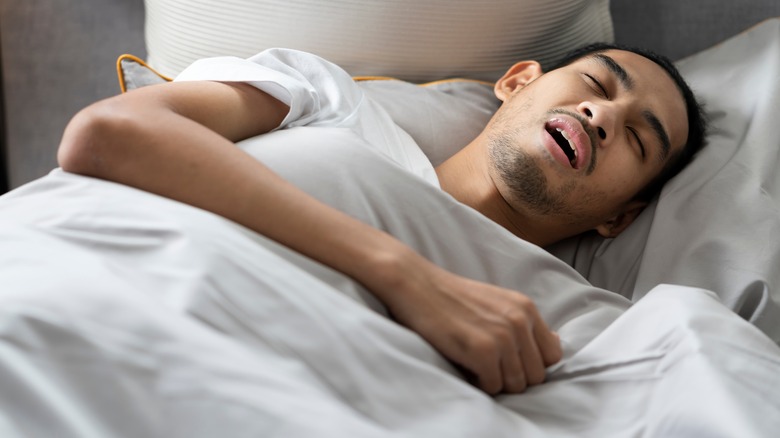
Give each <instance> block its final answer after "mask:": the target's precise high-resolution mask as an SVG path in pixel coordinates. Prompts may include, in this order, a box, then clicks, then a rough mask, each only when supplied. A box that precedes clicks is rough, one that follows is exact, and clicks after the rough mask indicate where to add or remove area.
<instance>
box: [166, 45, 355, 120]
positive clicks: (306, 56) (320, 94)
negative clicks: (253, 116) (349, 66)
mask: <svg viewBox="0 0 780 438" xmlns="http://www.w3.org/2000/svg"><path fill="white" fill-rule="evenodd" d="M199 80H210V81H221V82H245V83H247V84H250V85H252V86H254V87H256V88H258V89H260V90H262V91H264V92H266V93H268V94H270V95H271V96H273V97H274V98H276V99H278V100H280V101H281V102H284V103H285V104H286V105H288V106H289V107H290V111H289V113H288V114H287V116H286V117H285V119H284V121H282V124H281V125H280V126H279V128H292V127H296V126H333V127H339V126H343V127H347V126H349V125H350V123H351V122H352V121H353V119H354V116H355V113H356V112H357V110H358V108H359V106H360V104H361V102H362V100H363V92H362V90H361V89H360V88H359V87H358V86H357V84H356V83H355V82H354V81H353V80H352V77H350V76H349V74H348V73H347V72H346V71H344V70H343V69H342V68H340V67H338V66H337V65H335V64H333V63H331V62H328V61H326V60H324V59H322V58H320V57H318V56H316V55H312V54H310V53H305V52H300V51H297V50H289V49H269V50H265V51H263V52H261V53H259V54H257V55H255V56H253V57H251V58H248V59H242V58H237V57H230V56H223V57H216V58H206V59H201V60H199V61H196V62H194V63H193V64H192V65H190V66H189V67H188V68H187V69H185V70H184V71H182V72H181V74H179V75H178V76H177V77H176V79H175V81H177V82H183V81H199Z"/></svg>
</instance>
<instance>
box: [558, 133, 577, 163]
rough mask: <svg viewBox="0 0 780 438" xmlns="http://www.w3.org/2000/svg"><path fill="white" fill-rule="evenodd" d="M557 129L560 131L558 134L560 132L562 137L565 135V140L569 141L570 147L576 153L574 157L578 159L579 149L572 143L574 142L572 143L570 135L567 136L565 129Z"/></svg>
mask: <svg viewBox="0 0 780 438" xmlns="http://www.w3.org/2000/svg"><path fill="white" fill-rule="evenodd" d="M555 129H557V130H558V132H560V133H561V135H563V138H565V139H566V141H568V142H569V147H570V148H571V150H573V151H574V156H575V157H576V156H577V148H576V147H574V143H572V141H571V138H569V134H567V133H566V131H564V130H563V129H561V128H555Z"/></svg>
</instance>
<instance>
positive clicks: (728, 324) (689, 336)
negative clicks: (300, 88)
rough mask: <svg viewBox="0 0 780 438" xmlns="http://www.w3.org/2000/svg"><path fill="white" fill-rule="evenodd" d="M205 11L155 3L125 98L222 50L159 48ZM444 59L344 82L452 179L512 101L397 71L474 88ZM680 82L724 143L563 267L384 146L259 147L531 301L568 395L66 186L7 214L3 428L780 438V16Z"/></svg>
mask: <svg viewBox="0 0 780 438" xmlns="http://www.w3.org/2000/svg"><path fill="white" fill-rule="evenodd" d="M237 3H241V2H237ZM347 3H349V2H347ZM531 3H533V2H531ZM542 3H544V2H542ZM575 3H577V4H579V3H581V2H572V4H575ZM182 4H184V3H183V2H174V1H168V2H160V1H147V18H148V19H150V20H151V21H150V23H157V26H158V27H153V26H152V25H149V29H150V30H148V32H149V34H148V35H147V38H148V41H147V43H148V46H147V48H148V49H149V52H150V53H149V54H148V55H149V56H148V57H146V60H147V61H148V65H149V66H150V67H151V69H150V68H148V67H146V66H144V65H143V64H139V63H137V62H136V63H132V62H131V63H129V64H125V65H124V66H123V65H122V64H120V72H121V73H122V75H121V76H122V78H123V84H124V86H126V87H127V86H128V84H130V85H129V87H130V88H132V87H134V86H143V85H144V84H146V83H148V82H149V81H151V82H154V81H159V80H166V78H169V77H173V76H176V75H177V74H178V71H179V70H180V69H181V68H183V65H185V64H187V62H188V60H182V59H177V58H176V57H170V56H169V57H165V54H166V53H170V52H173V53H177V54H179V56H183V55H182V54H186V51H185V50H184V49H185V48H187V47H189V48H190V50H192V51H193V52H198V51H199V50H201V49H203V47H204V45H203V44H200V45H198V44H194V45H193V44H192V43H191V41H194V40H195V39H197V38H198V36H197V35H191V36H190V38H188V39H186V40H182V41H176V40H172V39H171V35H167V34H165V35H161V34H155V33H154V32H162V30H165V29H167V30H168V31H170V32H173V31H175V32H176V34H178V35H183V34H186V29H185V28H184V27H186V26H187V25H189V23H188V22H186V20H185V21H176V22H175V23H177V24H178V25H179V26H182V28H178V29H177V28H176V27H175V26H174V27H170V26H169V24H170V21H165V20H163V18H165V19H166V20H170V17H171V16H173V17H176V16H179V17H181V16H183V17H185V18H187V17H190V18H191V17H199V16H203V15H202V14H197V13H194V12H193V11H196V10H197V8H198V7H203V8H208V7H209V5H208V4H207V3H203V4H200V3H197V2H194V3H190V4H188V5H185V6H186V7H184V6H182ZM605 5H606V6H608V5H609V4H608V2H591V3H590V8H595V9H588V10H587V11H585V10H582V9H574V10H575V12H576V13H573V14H572V15H569V16H568V17H569V19H570V20H574V23H575V24H577V25H572V26H571V27H570V29H573V30H572V32H573V34H572V35H574V34H576V32H584V34H582V35H578V36H577V35H575V36H576V38H575V37H572V40H573V41H572V42H571V44H574V43H576V42H578V41H579V39H580V38H590V39H594V40H600V39H611V38H613V35H614V31H613V29H612V24H613V21H612V20H611V19H610V20H607V21H604V20H603V17H604V13H605V9H603V8H604V7H605ZM177 6H178V7H182V8H183V9H176V7H177ZM598 7H601V9H598ZM624 7H625V6H624ZM155 8H156V9H155ZM166 8H167V9H166ZM182 10H183V11H190V12H193V13H192V14H191V15H187V14H183V13H182V12H181V11H182ZM236 11H239V12H241V13H242V14H246V13H247V11H246V10H245V9H241V8H237V9H236ZM385 12H386V11H385ZM608 12H609V11H607V13H608ZM387 13H389V12H387ZM518 17H520V16H518ZM555 17H558V18H560V17H559V16H554V18H555ZM572 17H573V18H572ZM583 17H585V18H587V20H585V21H577V20H583V19H584V18H583ZM598 17H601V18H600V19H597V18H598ZM296 18H297V19H301V16H297V17H296ZM520 18H522V17H520ZM520 18H517V19H520ZM155 20H156V21H155ZM537 20H538V18H537ZM162 23H165V24H166V26H162ZM594 23H596V24H594ZM599 23H600V24H599ZM147 24H149V23H147ZM580 24H581V25H582V27H578V25H580ZM160 26H162V27H160ZM280 27H281V25H280ZM278 31H279V30H278V29H275V30H274V32H278ZM274 32H269V34H273V33H274ZM217 34H219V33H218V32H214V33H208V32H206V33H204V35H205V37H204V36H203V35H201V37H202V38H206V37H207V36H209V35H212V37H211V38H208V40H209V41H212V43H213V44H214V45H217V42H218V40H219V38H216V37H213V35H217ZM618 36H619V34H618ZM155 38H156V39H155ZM155 44H168V45H169V46H165V48H161V47H160V46H155ZM177 44H184V46H177ZM187 44H189V46H188V45H187ZM269 44H270V43H269ZM564 45H565V44H564ZM176 47H179V49H180V50H175V49H176ZM325 47H333V46H332V45H325ZM337 47H339V48H340V49H343V50H342V51H341V52H338V51H337V52H334V53H331V54H330V55H331V56H332V57H335V58H339V57H341V56H347V55H348V56H352V54H353V53H354V50H346V49H345V48H344V46H337ZM305 48H307V49H310V50H315V49H316V47H315V48H312V47H305ZM557 48H558V46H556V49H557ZM444 49H446V48H440V50H444ZM166 50H168V51H169V52H166ZM209 50H215V51H218V52H221V51H224V50H225V48H224V47H209ZM545 53H548V54H551V55H550V56H551V59H552V58H554V57H555V50H552V49H550V48H547V49H545ZM201 55H202V54H201V53H192V54H190V56H192V57H199V56H201ZM515 55H516V54H508V55H506V56H515ZM464 56H465V55H464ZM156 57H157V58H156ZM161 57H162V58H161ZM420 59H423V60H425V58H418V59H417V60H416V61H415V60H412V61H410V64H409V66H410V67H409V68H407V66H406V65H405V64H403V63H400V62H397V63H393V65H394V66H396V67H398V70H397V71H394V72H392V71H388V70H389V67H388V65H382V64H380V65H376V64H375V63H371V62H369V63H368V64H367V65H368V66H369V67H365V66H364V65H361V64H360V62H357V61H356V62H357V63H356V64H354V65H353V64H349V60H348V59H347V60H345V62H344V64H346V65H348V67H349V69H350V70H351V71H350V73H354V74H355V75H356V76H357V75H361V76H365V75H370V76H371V77H368V78H363V80H362V81H361V87H362V88H363V91H364V93H365V95H366V96H367V98H370V99H373V100H375V101H376V102H378V103H379V104H381V105H383V106H385V107H386V108H387V111H388V112H389V113H390V114H391V115H392V116H393V117H394V119H395V120H397V123H398V124H399V125H401V126H402V127H403V128H404V129H405V130H407V132H409V134H410V135H411V136H412V137H413V138H414V139H415V140H416V141H417V142H418V143H419V144H420V145H421V146H422V147H423V148H424V150H425V152H426V154H427V155H428V157H429V159H430V160H431V161H432V162H433V163H434V164H435V163H437V162H440V161H441V160H443V159H445V158H446V157H447V156H449V154H452V153H453V152H454V148H457V147H458V145H463V144H465V143H464V142H467V141H468V139H469V138H470V136H473V135H475V133H476V131H475V130H478V129H479V128H480V124H481V123H484V121H485V120H486V119H487V117H489V116H490V114H491V111H492V110H493V109H494V108H495V105H496V102H495V101H494V100H493V99H492V98H491V96H490V93H491V90H490V87H489V86H486V85H484V84H483V83H481V82H476V81H443V82H435V83H432V84H428V85H426V86H419V85H413V84H411V83H409V82H404V81H398V80H387V79H380V78H377V77H375V76H376V75H379V74H381V73H382V72H383V71H384V72H385V73H386V74H387V75H392V76H396V77H404V76H406V75H409V76H408V79H409V80H413V81H415V82H421V81H429V80H432V79H443V78H445V77H449V73H452V72H444V71H442V70H439V68H441V64H440V63H439V61H440V60H432V63H431V64H430V65H427V67H430V68H429V69H428V70H425V71H423V70H420V69H419V66H420V65H421V62H422V61H421V60H420ZM448 59H449V58H448ZM379 61H381V60H379ZM379 61H377V62H379ZM496 62H499V61H496ZM177 63H178V64H177ZM677 64H678V66H679V67H680V69H681V72H682V73H683V75H684V76H685V77H686V79H687V80H688V81H689V82H690V83H691V85H692V87H693V89H694V90H695V91H696V92H697V93H698V94H699V96H700V97H701V98H702V100H703V101H704V102H705V104H706V109H707V113H708V114H709V116H710V118H711V122H712V125H713V130H712V133H711V136H710V144H709V146H708V147H707V148H706V149H705V150H703V151H702V152H701V153H700V154H699V156H697V158H696V160H695V161H694V162H693V163H692V164H691V165H690V166H689V167H688V168H687V169H686V170H684V171H683V173H681V174H680V175H679V176H677V177H675V178H674V179H673V180H672V181H671V182H670V183H669V184H667V186H666V187H665V188H664V190H663V192H662V193H661V195H660V196H659V198H658V199H657V200H655V201H654V202H653V203H652V204H651V206H650V207H649V208H647V209H646V210H645V211H644V212H643V213H642V214H641V216H640V217H639V219H638V220H637V221H636V223H634V224H633V225H632V226H631V227H629V229H628V230H626V232H624V233H623V234H621V235H620V236H619V237H617V238H615V239H603V238H600V237H597V236H593V235H584V236H579V237H577V238H573V239H570V240H567V241H564V242H561V243H559V244H556V245H555V246H553V247H549V248H539V247H536V246H534V245H531V244H529V243H527V242H524V241H522V240H520V239H517V238H514V237H513V236H512V235H511V234H509V233H508V232H507V231H505V230H504V229H503V228H501V227H500V226H498V225H496V224H494V223H492V222H490V221H489V220H487V219H486V218H484V217H482V216H481V215H479V214H477V213H476V212H474V211H473V210H471V209H469V208H467V207H465V206H463V205H461V204H459V203H457V202H456V201H454V200H453V199H452V198H451V197H449V196H447V195H446V194H444V193H443V192H441V191H439V190H437V189H435V188H434V187H432V186H430V185H428V184H426V183H424V182H422V181H421V180H418V179H413V178H412V179H410V178H408V177H404V175H403V171H402V170H400V169H398V168H396V167H394V166H391V165H388V163H387V162H386V161H384V160H381V159H377V157H376V155H375V154H372V153H371V151H365V150H351V149H350V150H348V151H346V152H345V154H344V156H345V157H346V158H345V160H344V161H339V162H336V161H333V160H323V159H322V155H321V154H322V152H321V151H322V148H318V147H302V148H301V149H300V150H289V148H280V147H278V142H270V141H268V138H267V137H258V138H254V139H249V140H246V141H244V142H241V143H240V144H239V145H238V146H239V147H241V148H242V149H244V150H245V151H246V152H247V153H249V154H250V155H252V156H253V157H255V158H257V159H259V160H262V161H264V162H265V163H267V164H268V165H269V166H271V167H272V168H273V169H274V170H275V171H277V172H278V173H280V174H281V175H282V176H284V177H285V178H287V179H288V180H290V181H292V182H294V183H295V184H296V185H298V186H299V187H301V188H303V189H305V190H306V191H308V192H309V193H311V194H313V195H314V196H316V197H318V198H319V199H321V200H323V201H325V202H327V203H330V204H332V205H335V206H337V207H338V208H339V209H341V210H343V211H346V212H348V213H349V214H351V215H353V216H355V217H358V218H360V219H361V220H363V221H365V222H367V223H369V224H371V225H373V226H375V227H377V228H380V229H383V230H385V231H388V232H390V233H391V234H393V235H394V236H396V237H398V238H399V239H401V240H402V241H404V242H405V243H407V244H409V245H410V246H412V247H413V248H415V249H416V250H417V251H418V252H420V253H421V254H423V255H424V256H426V257H427V258H429V259H430V260H432V261H434V262H436V263H437V264H439V265H441V266H443V267H445V268H447V269H449V270H452V271H454V272H458V273H460V274H462V275H465V276H468V277H471V278H474V279H478V280H482V281H487V282H491V283H495V284H499V285H502V286H505V287H510V288H513V289H517V290H521V291H523V292H524V293H526V294H528V295H529V296H531V297H532V298H533V299H534V301H535V302H536V303H537V305H538V307H539V308H540V311H541V312H542V313H543V315H544V317H545V319H546V320H547V322H548V323H549V324H550V325H551V326H552V327H553V328H554V329H555V330H556V331H557V332H558V333H559V335H560V336H561V340H562V345H563V348H564V359H563V360H562V361H561V362H560V363H558V364H556V365H553V366H552V367H550V368H549V369H548V377H547V382H546V383H544V384H542V385H539V386H534V387H532V388H530V389H529V390H527V391H526V392H524V393H523V394H516V395H500V396H497V397H490V396H488V395H486V394H484V393H483V392H481V391H479V390H478V389H476V388H475V387H473V386H472V385H470V384H469V383H467V382H466V381H465V380H464V378H463V376H462V375H461V374H460V373H459V371H458V370H457V369H456V368H455V367H453V366H452V365H451V364H450V363H449V362H448V361H447V360H445V359H444V358H443V357H441V356H440V355H439V354H438V353H437V352H436V351H435V350H434V349H433V348H432V347H430V346H429V345H428V344H427V343H426V342H424V340H423V339H422V338H420V337H419V336H418V335H417V334H415V333H414V332H412V331H410V330H408V329H406V328H404V327H403V326H400V325H398V324H396V323H394V322H393V321H392V320H390V319H389V318H388V317H387V315H386V313H385V311H384V309H383V307H382V305H381V303H379V302H378V301H377V300H376V299H374V298H373V297H372V295H371V294H370V293H369V292H368V291H366V290H365V289H363V288H362V287H361V286H360V285H359V284H357V283H356V282H354V281H352V280H351V279H350V278H348V277H345V276H343V275H342V274H340V273H338V272H336V271H333V270H331V269H329V268H328V267H326V266H323V265H320V264H318V263H316V262H314V261H312V260H310V259H308V258H306V257H304V256H302V255H300V254H297V253H295V252H294V251H291V250H289V249H288V248H285V247H283V246H281V245H279V244H277V243H275V242H273V241H271V240H269V239H267V238H265V237H263V236H261V235H258V234H256V233H254V232H252V231H250V230H247V229H245V228H243V227H241V226H239V225H237V224H235V223H232V222H230V221H227V220H225V219H223V218H221V217H218V216H215V215H213V214H211V213H208V212H205V211H203V210H199V209H196V208H193V207H190V206H188V205H184V204H181V203H177V202H175V201H171V200H168V199H165V198H161V197H158V196H155V195H152V194H149V193H145V192H142V191H139V190H135V189H132V188H129V187H125V186H121V185H118V184H114V183H110V182H106V181H101V180H96V179H92V178H88V177H83V176H79V175H74V174H69V173H67V172H63V171H62V170H60V169H53V170H51V171H50V172H49V173H48V174H47V175H45V176H43V177H40V178H36V179H34V180H32V181H30V182H28V183H26V184H23V185H21V186H20V187H17V188H15V189H14V190H11V191H10V192H8V193H7V194H5V195H3V196H2V197H0V242H2V246H0V285H2V286H0V434H2V436H52V435H56V436H74V437H86V436H95V437H104V436H190V437H191V436H215V435H224V436H280V437H297V436H301V437H303V436H339V437H343V436H355V437H374V436H376V437H389V436H408V437H428V436H462V437H483V436H495V437H503V436H540V437H541V436H594V437H603V436H621V437H622V436H663V437H674V436H680V437H689V436H708V437H709V436H713V437H715V436H722V437H733V436H739V437H752V436H756V437H765V436H773V434H775V433H776V431H777V430H780V415H779V414H780V395H778V393H780V392H779V391H778V390H779V389H780V347H779V346H778V344H779V343H780V307H778V306H780V290H779V289H780V269H778V266H780V214H778V199H779V198H778V197H779V196H780V180H778V173H777V171H776V163H778V160H780V157H778V151H780V141H779V140H778V138H777V135H776V133H775V129H776V113H777V111H778V110H779V109H780V19H771V18H770V19H767V20H764V21H762V22H760V23H758V24H756V25H755V26H752V27H749V28H747V29H745V30H744V31H743V32H740V33H738V34H736V35H734V36H732V37H730V38H728V39H726V40H724V41H723V42H721V43H720V44H718V45H715V46H713V47H710V48H708V49H704V50H698V51H696V52H695V53H692V54H689V55H688V56H686V57H684V58H682V59H679V60H678V61H677ZM464 66H466V67H469V68H470V70H469V69H467V68H466V67H464ZM364 67H365V69H364V70H361V69H362V68H364ZM484 67H485V66H484V65H483V64H480V63H469V62H467V60H465V59H464V60H463V62H462V63H459V64H458V68H460V70H458V71H457V72H455V73H457V74H458V75H460V76H469V77H474V78H476V79H480V80H489V79H490V78H491V77H492V76H491V75H494V74H495V71H494V70H495V69H494V68H492V67H491V68H484ZM447 68H449V69H451V68H452V67H451V65H448V66H447ZM478 70H479V71H478ZM441 108H446V109H447V111H446V112H444V113H443V112H442V111H441ZM420 121H424V122H425V123H421V122H420ZM454 121H455V122H457V121H460V123H458V124H457V125H456V126H457V127H458V128H457V129H454V130H453V129H444V127H445V126H451V125H452V124H453V122H454ZM274 135H276V136H284V132H278V133H276V134H274ZM330 147H331V148H339V147H347V146H343V145H340V144H338V143H334V144H332V145H330ZM290 156H294V157H295V158H296V160H295V161H294V162H293V161H292V160H290ZM333 175H337V177H332V176H333ZM367 176H370V179H371V184H363V183H361V182H362V181H365V180H366V178H367ZM452 236H459V238H458V239H453V238H451V237H452Z"/></svg>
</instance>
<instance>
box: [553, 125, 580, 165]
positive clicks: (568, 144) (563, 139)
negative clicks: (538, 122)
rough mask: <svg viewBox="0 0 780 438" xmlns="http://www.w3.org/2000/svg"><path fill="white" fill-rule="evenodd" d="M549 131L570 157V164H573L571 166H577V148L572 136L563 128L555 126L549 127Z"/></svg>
mask: <svg viewBox="0 0 780 438" xmlns="http://www.w3.org/2000/svg"><path fill="white" fill-rule="evenodd" d="M547 132H549V133H550V136H552V138H553V139H554V140H555V142H556V143H558V146H560V148H561V150H562V151H563V153H564V154H566V157H567V158H568V159H569V164H571V167H573V168H575V169H576V168H577V148H576V147H575V146H574V142H573V141H572V139H571V138H569V135H568V134H567V133H566V131H564V130H563V129H561V128H554V127H549V126H548V127H547Z"/></svg>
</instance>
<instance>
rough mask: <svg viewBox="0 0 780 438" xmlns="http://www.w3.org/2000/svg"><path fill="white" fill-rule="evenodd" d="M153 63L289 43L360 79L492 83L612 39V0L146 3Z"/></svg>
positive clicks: (171, 72) (166, 67) (168, 70)
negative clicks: (529, 63) (530, 63)
mask: <svg viewBox="0 0 780 438" xmlns="http://www.w3.org/2000/svg"><path fill="white" fill-rule="evenodd" d="M145 6H146V27H145V36H146V45H147V53H148V62H149V65H150V66H152V67H154V68H155V69H156V70H157V71H159V72H161V73H162V74H164V75H166V76H171V77H172V76H176V75H177V74H178V73H180V72H181V71H182V70H183V69H184V68H186V67H187V66H188V65H189V64H191V63H192V62H193V61H195V60H197V59H200V58H206V57H211V56H223V55H234V56H238V57H242V58H246V57H249V56H251V55H254V54H256V53H258V52H260V51H262V50H264V49H267V48H272V47H284V48H291V49H298V50H303V51H306V52H311V53H314V54H316V55H319V56H321V57H323V58H325V59H327V60H329V61H332V62H334V63H336V64H337V65H340V66H341V67H343V68H344V69H345V70H347V72H349V73H350V74H351V75H353V76H357V75H383V76H392V77H396V78H399V79H403V80H407V81H412V82H427V81H433V80H438V79H443V78H450V77H465V78H472V79H481V80H487V81H491V82H494V81H495V80H496V79H498V78H499V77H501V75H502V74H503V73H504V72H505V71H506V70H507V69H508V68H509V67H510V66H511V65H513V64H514V63H515V62H517V61H520V60H524V59H536V60H538V61H540V62H541V63H542V65H543V66H545V67H548V66H549V65H551V64H552V63H554V62H555V61H556V60H558V59H560V57H562V56H563V54H565V53H566V52H568V51H569V50H571V49H574V48H576V47H578V46H580V45H582V44H585V43H589V42H596V41H605V42H611V41H612V40H613V38H614V36H613V28H612V18H611V15H610V10H609V0H569V1H566V2H551V1H547V0H481V1H478V0H473V1H451V0H361V1H355V0H328V1H322V0H298V1H294V2H280V1H271V0H223V1H219V2H205V1H199V2H193V1H190V0H145Z"/></svg>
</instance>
